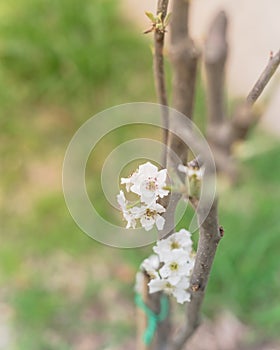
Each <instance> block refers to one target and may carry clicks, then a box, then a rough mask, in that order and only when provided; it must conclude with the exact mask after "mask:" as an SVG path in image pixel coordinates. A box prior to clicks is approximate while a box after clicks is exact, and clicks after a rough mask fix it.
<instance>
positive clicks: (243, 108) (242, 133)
mask: <svg viewBox="0 0 280 350" xmlns="http://www.w3.org/2000/svg"><path fill="white" fill-rule="evenodd" d="M279 64H280V50H279V51H278V52H277V53H276V54H275V55H274V56H273V55H271V57H270V59H269V62H268V64H267V66H266V67H265V69H264V71H263V72H262V74H261V75H260V77H259V79H258V80H257V82H256V84H255V85H254V87H253V88H252V90H251V91H250V93H249V94H248V96H247V98H246V101H244V102H243V103H242V104H241V105H239V106H238V107H237V108H236V110H235V112H234V115H233V117H232V119H231V122H230V125H229V140H230V142H231V144H232V143H234V142H236V141H237V140H244V139H245V138H246V136H247V134H248V132H249V130H250V129H251V128H252V127H253V126H254V125H255V124H256V123H257V121H258V116H257V115H256V114H255V113H253V111H252V106H253V105H254V103H255V102H256V101H257V99H258V98H259V96H260V95H261V93H262V92H263V90H264V88H265V87H266V85H267V84H268V82H269V81H270V79H271V78H272V76H273V74H274V73H275V72H276V70H277V68H278V66H279Z"/></svg>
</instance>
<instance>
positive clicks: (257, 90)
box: [246, 50, 280, 106]
mask: <svg viewBox="0 0 280 350" xmlns="http://www.w3.org/2000/svg"><path fill="white" fill-rule="evenodd" d="M279 64H280V50H279V51H278V52H277V53H276V55H273V54H271V57H270V59H269V62H268V64H267V66H266V67H265V69H264V71H263V72H262V74H261V76H260V77H259V79H258V81H257V82H256V84H255V85H254V87H253V89H252V90H251V91H250V93H249V94H248V96H247V99H246V102H247V103H248V104H249V105H251V106H252V105H253V104H254V103H255V102H256V101H257V99H258V98H259V96H260V94H261V93H262V92H263V90H264V88H265V87H266V85H267V83H268V82H269V80H270V79H271V77H272V76H273V74H274V73H275V72H276V69H277V68H278V66H279Z"/></svg>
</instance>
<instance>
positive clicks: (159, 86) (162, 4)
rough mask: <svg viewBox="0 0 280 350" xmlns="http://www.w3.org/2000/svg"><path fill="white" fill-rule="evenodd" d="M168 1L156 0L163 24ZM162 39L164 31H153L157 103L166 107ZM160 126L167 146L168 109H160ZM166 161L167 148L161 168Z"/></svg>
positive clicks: (164, 165)
mask: <svg viewBox="0 0 280 350" xmlns="http://www.w3.org/2000/svg"><path fill="white" fill-rule="evenodd" d="M168 2H169V1H168V0H158V4H157V15H159V14H161V19H162V21H163V22H164V19H165V18H166V15H167V9H168ZM164 38H165V30H157V29H155V33H154V77H155V85H156V92H157V98H158V102H159V103H160V104H161V105H163V106H167V105H168V100H167V93H166V84H165V70H164V55H163V50H164ZM161 115H162V124H163V128H164V129H163V143H164V144H165V145H168V126H169V122H168V109H167V108H162V110H161ZM166 161H167V148H166V147H165V148H164V151H163V159H162V166H163V167H164V168H165V167H166Z"/></svg>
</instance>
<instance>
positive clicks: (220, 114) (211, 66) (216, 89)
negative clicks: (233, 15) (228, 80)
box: [204, 11, 228, 128]
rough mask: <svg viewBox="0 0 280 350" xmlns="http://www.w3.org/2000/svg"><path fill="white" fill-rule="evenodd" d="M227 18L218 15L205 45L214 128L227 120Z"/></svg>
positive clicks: (209, 104)
mask: <svg viewBox="0 0 280 350" xmlns="http://www.w3.org/2000/svg"><path fill="white" fill-rule="evenodd" d="M226 32H227V17H226V14H225V12H224V11H221V12H219V13H218V15H217V16H216V18H215V19H214V21H213V22H212V25H211V26H210V30H209V34H208V36H207V39H206V43H205V52H204V60H205V67H206V76H207V107H208V110H207V113H208V125H209V126H210V127H211V128H213V127H215V126H216V124H221V123H222V122H223V121H224V119H225V106H224V102H225V100H224V81H225V63H226V59H227V53H228V45H227V39H226Z"/></svg>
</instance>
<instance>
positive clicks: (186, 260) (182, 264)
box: [159, 249, 193, 285]
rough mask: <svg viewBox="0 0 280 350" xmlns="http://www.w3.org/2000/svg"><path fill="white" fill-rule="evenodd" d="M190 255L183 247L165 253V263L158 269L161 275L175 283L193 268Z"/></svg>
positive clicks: (187, 274)
mask: <svg viewBox="0 0 280 350" xmlns="http://www.w3.org/2000/svg"><path fill="white" fill-rule="evenodd" d="M192 260H193V259H191V257H190V256H189V254H188V253H187V252H186V251H184V250H183V249H176V250H173V251H172V252H170V253H169V254H167V258H166V259H165V264H164V265H163V267H162V268H161V269H160V270H159V273H160V275H161V277H163V278H166V279H168V281H169V282H170V283H171V284H173V285H176V284H177V283H178V282H179V281H180V280H181V278H182V277H183V276H189V275H190V271H191V270H192V268H193V263H192Z"/></svg>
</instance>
